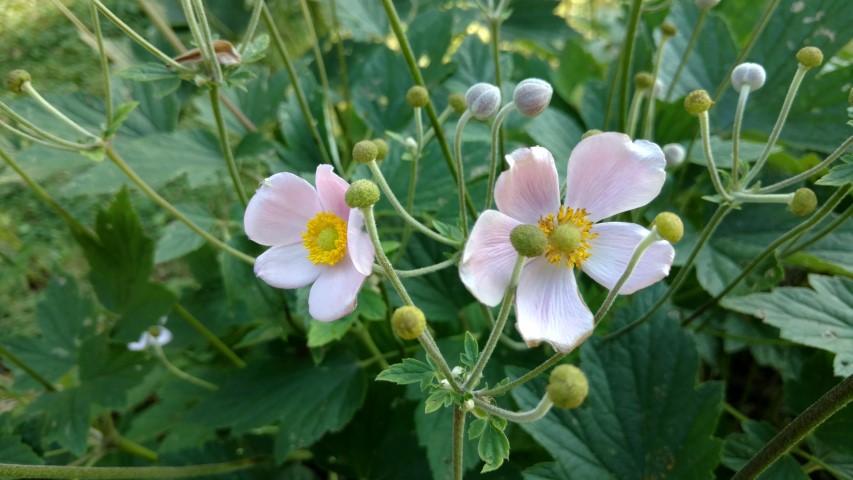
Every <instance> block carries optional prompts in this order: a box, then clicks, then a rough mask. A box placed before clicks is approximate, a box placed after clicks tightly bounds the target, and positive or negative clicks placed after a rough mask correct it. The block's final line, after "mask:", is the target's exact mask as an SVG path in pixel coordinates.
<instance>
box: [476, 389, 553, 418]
mask: <svg viewBox="0 0 853 480" xmlns="http://www.w3.org/2000/svg"><path fill="white" fill-rule="evenodd" d="M474 405H476V406H477V407H479V408H480V409H481V410H484V411H486V412H489V413H491V414H492V415H497V416H498V417H501V418H505V419H507V420H509V421H510V422H515V423H530V422H535V421H536V420H539V419H540V418H542V417H544V416H545V415H547V414H548V412H549V411H550V410H551V407H553V406H554V402H552V401H551V399H550V398H549V397H548V395H545V396H543V397H542V400H539V404H537V405H536V406H535V407H534V408H533V409H531V410H527V411H524V412H513V411H511V410H507V409H504V408H501V407H498V406H495V405H492V404H491V403H489V402H487V401H485V400H483V399H482V398H480V397H479V396H474Z"/></svg>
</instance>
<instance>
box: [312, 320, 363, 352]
mask: <svg viewBox="0 0 853 480" xmlns="http://www.w3.org/2000/svg"><path fill="white" fill-rule="evenodd" d="M356 318H358V314H357V313H355V312H353V313H350V314H349V315H347V316H345V317H344V318H341V319H338V320H335V321H334V322H320V321H317V320H314V319H313V318H312V319H311V321H310V322H311V323H310V324H309V325H308V346H309V347H311V348H316V347H322V346H323V345H326V344H329V343H332V342H334V341H336V340H340V339H341V338H343V337H344V335H346V334H347V332H349V329H350V327H352V324H353V322H355V319H356Z"/></svg>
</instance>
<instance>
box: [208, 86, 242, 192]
mask: <svg viewBox="0 0 853 480" xmlns="http://www.w3.org/2000/svg"><path fill="white" fill-rule="evenodd" d="M209 93H210V105H211V107H213V118H214V119H215V120H216V131H217V133H218V134H219V146H220V148H221V149H222V156H223V157H224V158H225V165H227V166H228V174H229V175H230V176H231V183H232V184H233V185H234V191H235V192H237V198H238V199H239V200H240V203H242V204H243V208H246V205H248V204H249V197H248V196H247V195H246V190H245V189H244V188H243V182H242V180H240V171H239V170H238V169H237V162H236V161H235V160H234V151H233V150H232V149H231V138H230V137H229V136H228V129H227V128H226V126H225V118H224V117H223V116H222V105H221V104H220V103H219V86H218V85H217V84H215V83H214V84H212V85H210V92H209Z"/></svg>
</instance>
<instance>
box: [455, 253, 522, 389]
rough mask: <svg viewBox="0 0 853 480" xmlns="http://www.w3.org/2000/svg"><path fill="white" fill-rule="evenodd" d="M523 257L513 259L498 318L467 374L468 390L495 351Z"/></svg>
mask: <svg viewBox="0 0 853 480" xmlns="http://www.w3.org/2000/svg"><path fill="white" fill-rule="evenodd" d="M525 259H526V257H523V256H521V255H519V256H518V258H516V260H515V266H514V267H513V269H512V276H511V277H510V280H509V285H507V287H506V291H505V292H504V298H503V302H502V303H501V310H500V312H499V313H498V318H497V320H496V321H495V324H494V325H493V326H492V331H491V332H490V333H489V339H488V340H486V345H485V346H484V347H483V351H482V352H481V353H480V358H478V359H477V364H476V365H474V368H473V369H471V373H470V374H469V375H468V381H467V382H465V388H466V389H468V390H470V389H472V388H474V387H476V386H477V384H478V383H480V377H482V375H483V369H485V368H486V364H487V363H489V358H491V356H492V353H493V352H494V351H495V347H496V346H497V344H498V339H499V338H500V336H501V334H503V331H504V327H505V326H506V321H507V318H509V312H510V311H511V310H512V303H513V299H514V298H515V289H516V286H517V285H518V277H519V276H520V275H521V268H522V267H523V266H524V260H525Z"/></svg>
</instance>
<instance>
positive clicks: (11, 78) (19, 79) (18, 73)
mask: <svg viewBox="0 0 853 480" xmlns="http://www.w3.org/2000/svg"><path fill="white" fill-rule="evenodd" d="M31 80H32V77H31V76H30V73H29V72H28V71H26V70H12V71H11V72H9V75H7V76H6V88H8V89H9V90H11V91H12V92H14V93H24V89H23V87H24V83H26V82H29V81H31Z"/></svg>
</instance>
